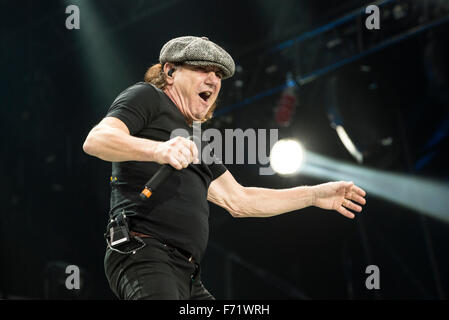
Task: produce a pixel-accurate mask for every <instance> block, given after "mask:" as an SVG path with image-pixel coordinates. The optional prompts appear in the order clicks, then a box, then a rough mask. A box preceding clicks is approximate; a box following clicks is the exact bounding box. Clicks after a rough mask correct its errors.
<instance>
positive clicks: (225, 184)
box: [207, 171, 366, 219]
mask: <svg viewBox="0 0 449 320" xmlns="http://www.w3.org/2000/svg"><path fill="white" fill-rule="evenodd" d="M365 195H366V193H365V191H363V190H362V189H360V188H359V187H357V186H355V185H354V183H352V182H346V181H338V182H328V183H324V184H320V185H316V186H303V187H296V188H289V189H267V188H255V187H243V186H242V185H240V184H239V183H238V182H237V181H236V180H235V179H234V177H233V176H232V174H231V173H230V172H229V171H226V172H225V173H224V174H222V175H221V176H220V177H218V178H217V179H215V180H214V181H212V183H211V184H210V186H209V190H208V196H207V198H208V200H209V201H211V202H213V203H215V204H216V205H218V206H220V207H223V208H224V209H226V210H227V211H228V212H229V213H230V214H231V215H232V216H233V217H271V216H275V215H279V214H282V213H286V212H290V211H294V210H299V209H302V208H306V207H309V206H316V207H319V208H322V209H327V210H335V211H337V212H339V213H340V214H342V215H344V216H346V217H348V218H351V219H352V218H354V214H353V213H352V212H350V211H349V210H348V209H351V210H354V211H356V212H360V211H362V207H361V206H360V205H364V204H365V203H366V201H365V198H364V196H365ZM355 202H357V203H359V204H360V205H358V204H356V203H355Z"/></svg>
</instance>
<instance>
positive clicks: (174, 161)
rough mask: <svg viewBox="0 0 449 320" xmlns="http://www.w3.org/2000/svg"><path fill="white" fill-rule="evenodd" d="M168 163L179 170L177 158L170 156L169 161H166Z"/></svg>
mask: <svg viewBox="0 0 449 320" xmlns="http://www.w3.org/2000/svg"><path fill="white" fill-rule="evenodd" d="M168 164H169V165H171V166H172V167H173V168H175V169H176V170H181V169H182V164H181V162H179V161H178V159H176V158H175V157H170V158H169V161H168Z"/></svg>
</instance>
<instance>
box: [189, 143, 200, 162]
mask: <svg viewBox="0 0 449 320" xmlns="http://www.w3.org/2000/svg"><path fill="white" fill-rule="evenodd" d="M190 151H191V152H192V155H193V162H194V163H198V162H199V161H198V148H197V147H196V144H195V142H193V141H190Z"/></svg>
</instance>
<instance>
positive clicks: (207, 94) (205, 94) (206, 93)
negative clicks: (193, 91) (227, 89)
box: [198, 91, 212, 102]
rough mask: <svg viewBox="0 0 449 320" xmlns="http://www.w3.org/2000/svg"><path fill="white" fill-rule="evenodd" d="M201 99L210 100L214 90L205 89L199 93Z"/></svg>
mask: <svg viewBox="0 0 449 320" xmlns="http://www.w3.org/2000/svg"><path fill="white" fill-rule="evenodd" d="M198 95H199V96H200V98H201V99H203V100H204V101H205V102H207V100H209V98H210V96H211V95H212V92H210V91H203V92H200V93H199V94H198Z"/></svg>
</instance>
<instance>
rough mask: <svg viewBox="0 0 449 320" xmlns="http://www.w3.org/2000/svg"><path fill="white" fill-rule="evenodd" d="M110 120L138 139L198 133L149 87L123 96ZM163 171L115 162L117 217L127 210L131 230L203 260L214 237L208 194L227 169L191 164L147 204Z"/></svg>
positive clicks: (113, 196)
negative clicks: (146, 194)
mask: <svg viewBox="0 0 449 320" xmlns="http://www.w3.org/2000/svg"><path fill="white" fill-rule="evenodd" d="M107 116H108V117H116V118H118V119H120V120H121V121H123V122H124V123H125V124H126V126H127V127H128V129H129V132H130V134H131V135H132V136H135V137H140V138H147V139H151V140H154V141H167V140H169V139H170V134H171V132H172V131H173V130H175V129H180V128H182V129H185V130H187V131H188V132H189V135H192V128H191V127H190V126H189V125H188V124H187V121H186V119H185V117H184V116H183V114H182V113H181V111H180V110H179V109H178V108H177V107H176V105H175V104H174V103H173V102H172V100H171V99H170V98H169V97H168V96H167V95H166V94H165V93H164V92H163V91H162V90H160V89H157V88H156V87H154V86H153V85H151V84H149V83H146V82H139V83H137V84H135V85H133V86H131V87H129V88H127V89H126V90H125V91H123V92H122V93H121V94H120V95H119V96H118V97H117V98H116V99H115V101H114V102H113V103H112V105H111V107H110V108H109V110H108V113H107ZM204 144H205V142H203V143H202V145H204ZM199 152H201V151H200V150H199ZM215 159H216V158H215ZM160 167H161V165H160V164H158V163H155V162H143V161H125V162H113V163H112V179H111V214H112V215H113V216H114V215H116V214H117V213H118V212H121V211H122V210H124V211H125V213H126V214H127V216H129V217H130V222H129V223H130V224H129V226H130V229H131V230H133V231H136V232H141V233H145V234H150V235H154V236H156V237H159V238H161V239H163V240H164V241H166V242H167V243H169V244H172V245H173V246H176V247H179V248H182V249H184V250H187V251H189V252H190V253H191V254H192V255H193V257H194V259H195V260H197V261H201V258H202V256H203V254H204V251H205V249H206V246H207V241H208V237H209V203H208V202H207V190H208V188H209V185H210V183H211V181H212V180H214V179H216V178H218V177H219V176H220V175H222V174H223V173H224V172H225V171H226V167H225V166H224V165H223V164H222V163H221V162H220V161H219V160H218V159H216V161H215V163H213V164H211V165H207V164H205V163H200V164H190V165H189V166H188V167H187V168H185V169H182V170H176V171H175V173H174V174H173V175H171V176H170V177H169V178H168V179H167V180H166V181H164V182H163V183H162V184H161V185H160V186H159V187H158V189H157V190H156V191H155V192H154V193H153V195H152V196H151V197H150V198H149V199H147V200H141V199H140V197H139V194H140V192H141V191H142V189H143V188H144V185H145V183H146V182H147V181H148V180H149V179H150V178H151V177H152V176H153V175H154V174H155V173H156V171H157V170H158V169H159V168H160Z"/></svg>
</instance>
